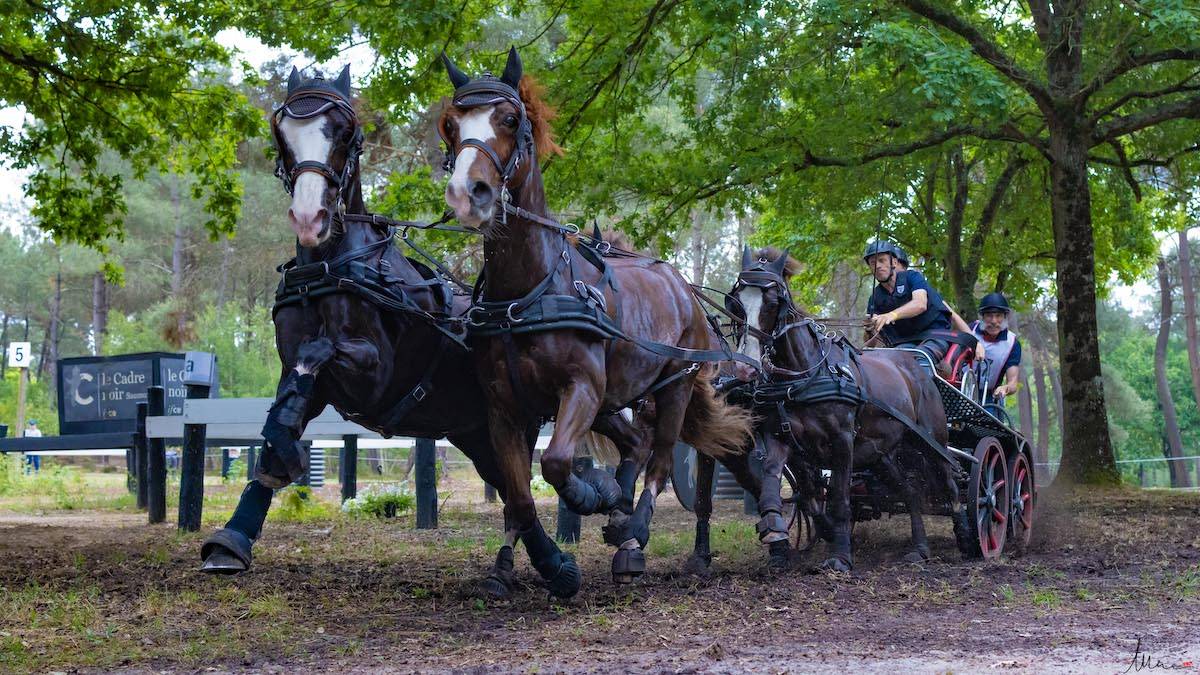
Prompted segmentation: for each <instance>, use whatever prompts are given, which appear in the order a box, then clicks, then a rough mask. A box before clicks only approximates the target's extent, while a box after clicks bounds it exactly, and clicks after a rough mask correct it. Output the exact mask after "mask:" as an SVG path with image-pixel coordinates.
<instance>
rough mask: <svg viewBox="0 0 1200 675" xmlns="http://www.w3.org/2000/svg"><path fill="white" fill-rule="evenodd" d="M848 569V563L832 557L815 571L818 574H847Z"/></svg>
mask: <svg viewBox="0 0 1200 675" xmlns="http://www.w3.org/2000/svg"><path fill="white" fill-rule="evenodd" d="M850 569H851V568H850V563H848V562H846V561H845V560H842V559H841V558H837V557H833V558H829V559H827V560H826V561H825V562H823V563H821V566H820V567H818V568H817V571H818V572H849V571H850Z"/></svg>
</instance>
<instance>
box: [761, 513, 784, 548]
mask: <svg viewBox="0 0 1200 675" xmlns="http://www.w3.org/2000/svg"><path fill="white" fill-rule="evenodd" d="M754 529H756V530H757V531H758V538H759V540H762V539H765V538H766V537H767V535H769V534H783V535H784V536H785V537H786V536H787V531H788V529H787V521H786V520H784V519H783V515H782V514H780V513H779V512H778V511H767V512H766V513H764V514H763V517H762V518H761V519H760V520H759V521H758V524H757V525H755V528H754ZM785 541H786V540H785Z"/></svg>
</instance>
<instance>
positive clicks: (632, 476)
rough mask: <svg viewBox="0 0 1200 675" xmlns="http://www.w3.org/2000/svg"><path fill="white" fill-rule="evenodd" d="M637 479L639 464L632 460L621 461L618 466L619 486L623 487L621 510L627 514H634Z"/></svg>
mask: <svg viewBox="0 0 1200 675" xmlns="http://www.w3.org/2000/svg"><path fill="white" fill-rule="evenodd" d="M637 477H638V470H637V464H636V463H635V462H634V461H633V460H632V459H625V460H621V463H620V464H619V465H618V466H617V485H619V486H620V487H621V510H622V511H624V512H625V513H633V486H634V484H636V483H637Z"/></svg>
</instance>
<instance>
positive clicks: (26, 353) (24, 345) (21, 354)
mask: <svg viewBox="0 0 1200 675" xmlns="http://www.w3.org/2000/svg"><path fill="white" fill-rule="evenodd" d="M31 347H32V345H30V343H28V342H10V343H8V367H9V368H28V367H29V364H31V363H33V349H32V348H31Z"/></svg>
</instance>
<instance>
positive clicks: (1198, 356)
mask: <svg viewBox="0 0 1200 675" xmlns="http://www.w3.org/2000/svg"><path fill="white" fill-rule="evenodd" d="M1179 283H1180V286H1182V287H1183V321H1184V324H1183V327H1184V328H1185V329H1186V333H1187V353H1188V365H1189V366H1190V367H1191V371H1192V399H1193V402H1194V403H1195V404H1196V405H1200V345H1198V344H1197V342H1198V341H1197V337H1196V286H1195V280H1194V279H1193V278H1192V251H1191V244H1190V242H1189V241H1188V236H1187V230H1186V229H1184V230H1180V232H1179ZM1193 463H1194V460H1189V461H1186V462H1181V464H1182V465H1183V467H1182V469H1183V473H1185V474H1187V473H1190V472H1191V470H1192V464H1193ZM1197 480H1200V476H1197Z"/></svg>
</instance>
